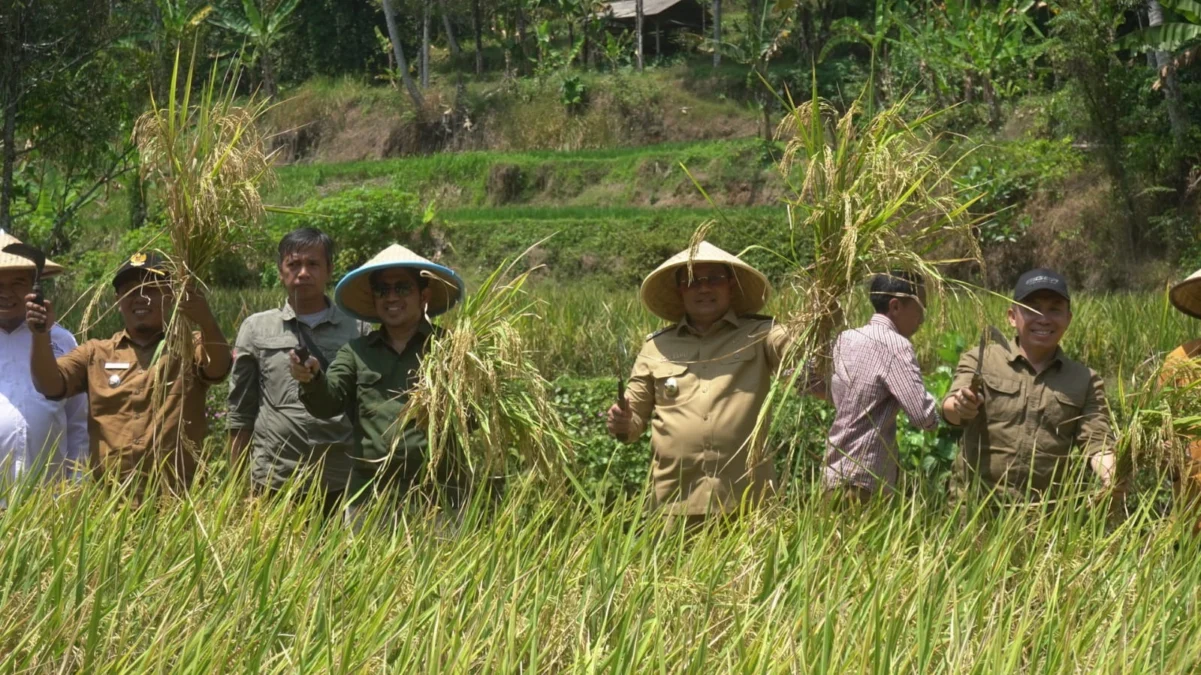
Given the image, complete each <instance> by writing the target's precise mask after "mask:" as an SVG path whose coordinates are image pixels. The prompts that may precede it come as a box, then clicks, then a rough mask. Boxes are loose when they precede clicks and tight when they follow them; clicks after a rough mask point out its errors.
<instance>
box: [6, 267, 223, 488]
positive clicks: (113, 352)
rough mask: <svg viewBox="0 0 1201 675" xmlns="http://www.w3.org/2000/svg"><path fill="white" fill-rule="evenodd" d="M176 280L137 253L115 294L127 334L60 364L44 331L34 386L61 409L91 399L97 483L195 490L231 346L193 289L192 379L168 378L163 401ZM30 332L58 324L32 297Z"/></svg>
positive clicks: (187, 301)
mask: <svg viewBox="0 0 1201 675" xmlns="http://www.w3.org/2000/svg"><path fill="white" fill-rule="evenodd" d="M166 275H167V273H166V270H165V269H164V267H163V265H162V263H161V261H159V260H158V259H157V258H156V257H155V256H153V255H146V254H135V255H134V256H132V257H131V258H130V259H129V260H128V261H126V262H125V264H124V265H122V266H121V269H119V270H118V271H117V275H116V276H115V277H114V278H113V286H114V287H115V288H116V290H117V308H118V310H119V311H120V312H121V318H122V319H123V320H124V322H125V328H124V330H121V331H118V332H117V334H116V335H114V336H113V337H112V338H110V339H107V340H88V341H87V342H85V343H83V344H82V345H79V347H78V348H77V349H75V350H74V351H72V352H70V353H69V354H67V355H65V356H62V357H60V358H58V359H56V358H55V354H54V352H53V350H52V348H51V344H50V337H49V334H48V333H47V332H45V331H44V330H43V331H42V332H38V333H35V335H34V340H33V346H32V348H31V350H30V369H31V371H32V375H33V384H34V387H35V388H36V389H37V390H38V391H39V392H40V393H41V394H42V395H43V396H45V397H46V398H48V399H50V400H52V401H57V400H61V399H64V398H69V397H71V396H75V395H78V394H81V393H85V392H86V393H87V395H88V412H89V416H88V436H89V438H90V441H91V443H90V454H91V466H92V470H93V475H94V476H96V477H97V478H102V477H103V478H107V479H112V480H116V481H120V482H126V481H131V482H133V483H135V484H136V486H135V487H136V490H137V494H139V495H140V494H142V489H143V487H144V480H145V479H147V478H149V477H151V476H154V477H157V478H160V479H161V480H162V483H160V487H167V488H169V489H172V490H179V489H186V488H187V487H188V486H189V485H190V484H191V482H192V478H193V476H194V475H195V472H196V466H197V453H198V451H199V450H200V449H201V448H200V446H201V445H202V444H203V443H204V437H205V434H206V432H207V431H208V427H207V420H206V417H205V407H204V405H205V395H206V394H207V393H208V388H209V386H210V385H213V384H216V383H218V382H220V381H221V380H223V379H225V377H226V376H227V375H228V374H229V369H230V363H231V358H230V353H229V345H228V344H227V343H226V341H225V336H224V335H223V334H222V333H221V328H220V327H219V326H218V325H217V320H216V319H215V318H214V317H213V312H212V310H211V309H210V308H209V304H208V301H207V300H206V299H205V297H204V294H203V293H201V292H200V291H198V290H190V291H188V294H187V297H185V298H183V299H182V300H180V302H179V311H180V312H182V313H183V314H184V316H186V317H188V319H189V320H191V321H192V322H193V323H194V324H196V325H197V326H198V327H199V328H200V331H199V332H198V333H197V334H196V335H195V339H196V349H195V352H194V353H193V356H192V360H191V363H190V364H188V367H189V368H191V372H190V373H188V374H187V375H186V376H181V375H182V373H181V372H178V371H177V372H168V373H166V374H165V375H166V380H167V385H168V387H169V388H168V390H167V392H166V396H164V397H162V399H161V400H159V398H160V397H158V396H155V393H156V392H155V387H154V384H153V378H154V372H153V370H154V369H153V363H154V355H155V352H156V351H157V350H158V347H159V344H160V343H161V342H162V340H163V334H164V331H165V329H166V325H167V313H168V311H169V310H170V308H171V307H172V306H174V304H175V297H174V296H173V295H172V292H171V288H170V285H169V284H168V280H167V277H166ZM25 299H26V309H27V314H26V321H27V322H28V323H29V324H30V325H40V326H51V325H53V324H54V308H53V306H52V305H51V303H50V302H46V303H45V304H44V305H38V304H35V302H34V300H35V296H34V295H33V294H30V295H28V296H26V298H25Z"/></svg>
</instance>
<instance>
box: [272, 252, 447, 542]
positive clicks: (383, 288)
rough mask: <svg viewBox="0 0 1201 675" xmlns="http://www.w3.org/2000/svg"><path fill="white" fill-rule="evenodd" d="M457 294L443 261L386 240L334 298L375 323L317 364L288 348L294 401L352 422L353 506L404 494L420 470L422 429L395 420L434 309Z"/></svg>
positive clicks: (438, 311)
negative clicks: (294, 382) (297, 399)
mask: <svg viewBox="0 0 1201 675" xmlns="http://www.w3.org/2000/svg"><path fill="white" fill-rule="evenodd" d="M462 297H463V281H462V280H461V279H460V278H459V276H458V274H456V273H455V272H454V271H452V270H450V269H449V268H446V267H443V266H442V265H438V264H436V263H433V262H431V261H429V260H426V259H425V258H423V257H421V256H419V255H417V254H416V253H413V252H412V251H410V250H409V249H407V248H405V247H403V246H400V245H397V244H393V245H392V246H390V247H388V248H387V249H385V250H384V251H382V252H381V253H380V254H379V255H377V256H375V257H374V258H372V259H371V260H369V261H368V262H367V263H366V264H365V265H363V266H362V267H360V268H358V269H356V270H354V271H352V272H351V273H349V274H347V275H346V276H345V277H344V278H343V279H342V281H341V282H339V283H338V286H337V288H336V289H335V290H334V302H335V303H337V305H338V306H339V307H340V308H342V310H343V311H345V312H346V313H347V314H349V315H350V316H352V317H354V318H357V319H359V320H361V321H366V322H369V323H375V324H379V328H377V329H376V330H374V331H372V332H371V333H370V334H368V335H366V336H363V337H360V338H356V339H354V340H351V341H350V342H349V343H347V344H346V346H344V347H342V349H340V350H338V354H337V356H335V357H334V360H333V361H332V362H331V363H330V364H329V367H328V368H324V367H322V366H321V364H320V363H319V362H318V360H317V359H316V358H314V357H312V356H310V357H309V358H308V360H307V361H305V362H304V363H301V361H300V359H299V357H298V356H297V355H296V354H295V352H293V353H292V355H291V371H292V375H293V377H295V378H296V380H297V381H298V382H300V401H301V402H302V403H303V404H304V407H305V409H306V410H308V411H309V413H311V414H312V415H313V416H314V417H318V418H322V419H330V418H334V417H337V416H339V415H343V414H344V415H346V416H347V417H348V418H349V419H350V420H351V422H352V427H353V429H354V451H353V453H352V455H353V458H354V460H355V464H354V468H353V470H352V472H351V477H350V484H349V487H348V493H347V494H348V496H349V499H350V500H351V509H350V510H351V511H352V520H353V519H354V515H353V512H356V511H358V510H359V509H360V508H361V504H362V502H363V499H364V498H369V497H372V496H380V495H387V496H390V497H393V498H396V497H400V496H403V495H404V494H405V493H407V491H408V490H409V488H411V487H412V486H413V485H414V484H416V482H417V481H418V480H419V479H420V477H421V472H422V470H423V469H424V467H425V460H426V456H427V442H426V438H425V435H424V434H423V433H422V432H421V431H420V430H419V429H416V428H415V427H413V426H412V425H409V426H407V427H405V428H403V429H400V428H398V426H399V425H398V424H397V422H398V421H399V420H400V419H401V411H402V410H403V408H404V406H405V403H406V402H407V400H408V392H409V391H410V390H412V388H413V387H414V385H415V384H416V382H417V371H418V366H419V364H420V361H421V358H422V357H423V356H424V354H425V351H426V346H427V344H428V340H429V338H430V336H431V335H433V334H434V331H435V328H434V327H433V326H432V325H431V324H430V322H429V317H433V316H437V315H438V314H441V313H443V312H445V311H447V310H448V309H450V308H451V307H452V306H454V304H455V303H457V302H458V301H459V299H460V298H462Z"/></svg>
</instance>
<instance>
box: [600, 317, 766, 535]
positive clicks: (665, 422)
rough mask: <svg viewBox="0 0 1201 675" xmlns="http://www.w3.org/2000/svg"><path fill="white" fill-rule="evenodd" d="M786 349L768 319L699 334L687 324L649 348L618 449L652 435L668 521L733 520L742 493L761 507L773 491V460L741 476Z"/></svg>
mask: <svg viewBox="0 0 1201 675" xmlns="http://www.w3.org/2000/svg"><path fill="white" fill-rule="evenodd" d="M786 345H787V339H786V337H785V332H784V329H783V328H781V327H780V326H776V325H775V323H774V321H773V320H772V319H771V318H769V317H763V316H754V315H752V316H743V317H739V316H736V315H735V314H734V313H733V312H730V313H727V314H726V315H725V316H724V317H723V318H722V319H720V320H719V321H718V322H717V323H715V324H714V325H713V326H712V327H711V328H710V329H709V332H708V333H707V334H705V335H700V334H698V333H697V332H696V331H695V330H693V328H692V327H691V326H690V325H689V324H688V323H687V322H684V323H681V324H677V325H673V326H670V327H668V328H665V329H663V330H661V331H659V332H658V333H655V334H654V335H652V336H651V337H650V338H649V339H648V340H647V342H646V344H645V345H643V347H642V351H641V352H640V353H639V354H638V359H637V361H636V362H635V363H634V370H633V373H632V374H631V375H630V383H629V386H628V388H627V397H628V399H629V402H630V411H631V413H632V415H633V421H632V426H631V430H630V435H629V437H628V438H625V439H622V440H623V441H626V442H633V441H634V440H636V439H637V438H638V437H639V436H641V435H642V432H643V431H644V430H645V429H646V427H647V426H648V425H649V426H650V427H651V447H652V449H653V450H654V462H653V468H652V480H653V482H654V500H655V504H656V505H657V506H660V507H662V508H663V509H664V510H665V511H666V512H667V513H668V514H671V515H701V514H705V513H708V512H710V511H736V510H737V509H738V507H739V504H740V502H741V500H742V497H743V495H744V493H746V492H747V491H748V490H751V491H752V492H753V494H752V497H753V498H759V497H761V496H762V495H763V494H764V493H766V492H768V491H770V490H771V489H773V487H774V483H775V469H774V468H773V466H772V464H771V461H770V459H769V460H767V461H764V462H762V463H761V464H759V465H758V466H755V467H748V466H747V454H748V451H749V439H750V436H751V432H752V430H753V429H754V428H755V423H756V421H757V420H758V417H759V409H760V408H761V407H762V406H763V401H764V400H765V399H766V397H767V393H768V390H769V389H770V387H771V378H772V376H773V375H774V374H775V372H776V369H777V368H778V367H779V365H780V359H781V355H782V354H783V352H784V350H785V347H786ZM762 436H766V434H762ZM759 442H760V443H762V442H763V441H762V440H760V441H759Z"/></svg>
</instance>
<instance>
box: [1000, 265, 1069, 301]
mask: <svg viewBox="0 0 1201 675" xmlns="http://www.w3.org/2000/svg"><path fill="white" fill-rule="evenodd" d="M1038 291H1052V292H1054V293H1057V294H1059V295H1061V296H1063V299H1064V300H1067V301H1069V302H1070V301H1071V299H1072V296H1071V295H1069V294H1068V280H1067V279H1064V278H1063V275H1062V274H1060V273H1059V272H1056V271H1055V270H1049V269H1046V268H1043V267H1039V268H1037V269H1032V270H1030V271H1029V272H1026V273H1025V274H1023V275H1022V276H1020V277H1018V283H1017V286H1014V288H1013V299H1014V300H1016V301H1018V302H1021V301H1022V300H1025V299H1026V298H1028V297H1030V294H1032V293H1036V292H1038Z"/></svg>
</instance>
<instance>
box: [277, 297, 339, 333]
mask: <svg viewBox="0 0 1201 675" xmlns="http://www.w3.org/2000/svg"><path fill="white" fill-rule="evenodd" d="M324 297H325V309H326V310H328V311H327V312H326V314H325V318H323V319H322V320H321V321H319V322H318V323H317V325H318V326H320V325H321V324H323V323H325V322H326V321H328V322H330V323H332V324H334V325H335V326H337V325H339V324H340V323H342V312H341V311H339V310H338V306H337V305H335V304H334V303H333V302H330V299H329V296H328V295H326V296H324ZM279 313H280V318H281V319H283V320H284V321H292V320H294V319H296V310H295V309H293V308H292V303H291V302H290V301H288V300H285V301H284V306H283V307H280V308H279ZM314 327H315V326H314Z"/></svg>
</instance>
